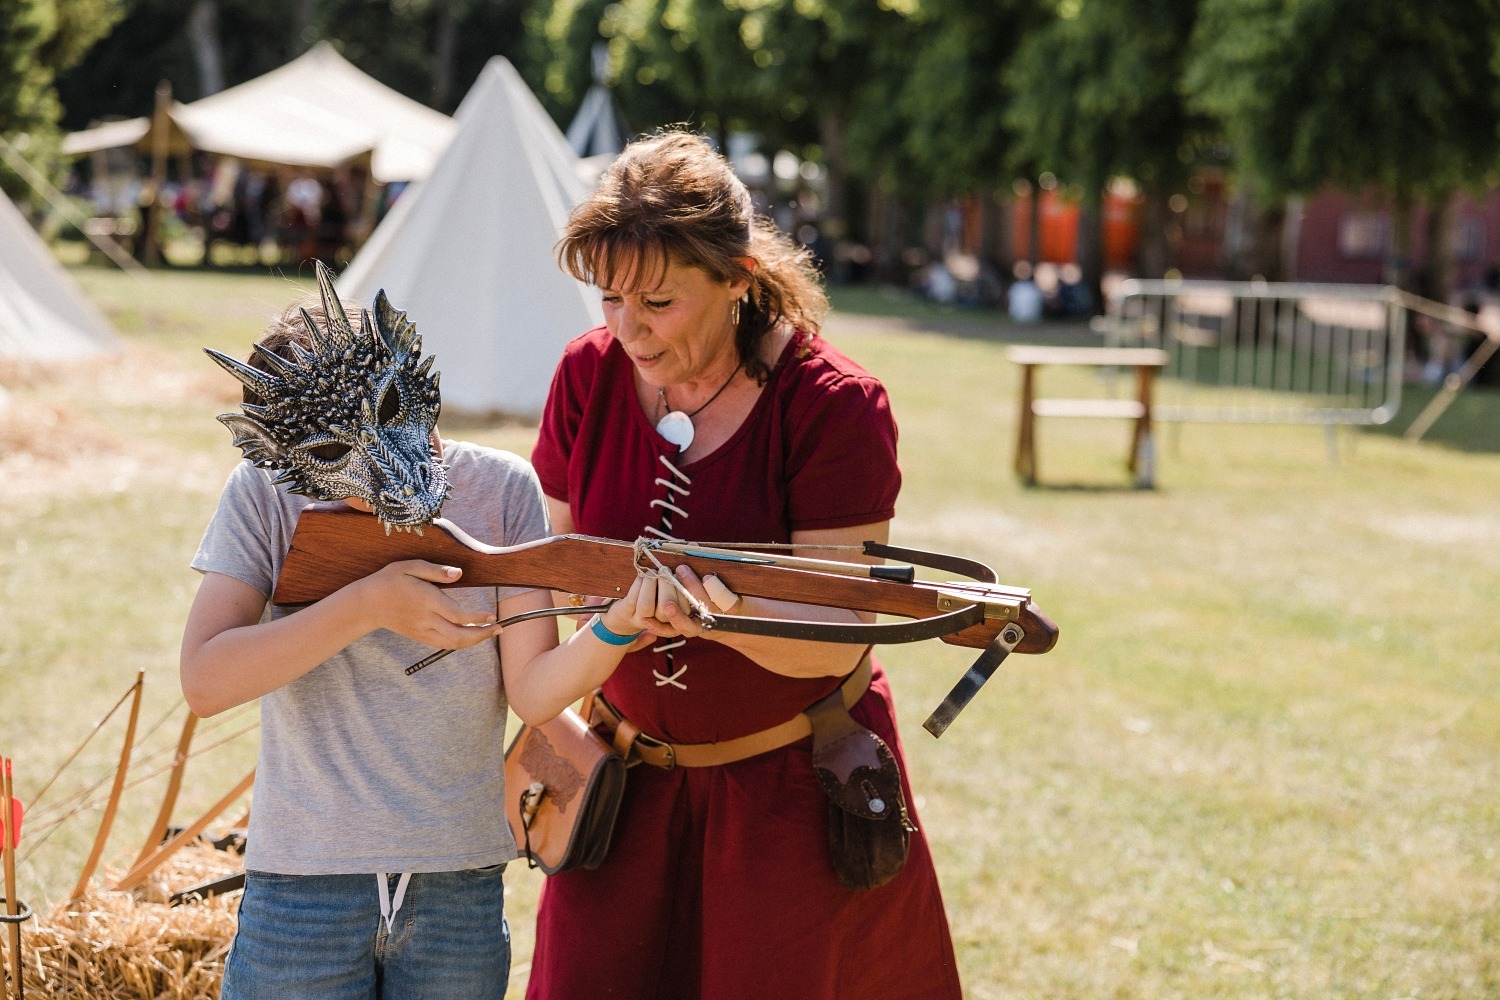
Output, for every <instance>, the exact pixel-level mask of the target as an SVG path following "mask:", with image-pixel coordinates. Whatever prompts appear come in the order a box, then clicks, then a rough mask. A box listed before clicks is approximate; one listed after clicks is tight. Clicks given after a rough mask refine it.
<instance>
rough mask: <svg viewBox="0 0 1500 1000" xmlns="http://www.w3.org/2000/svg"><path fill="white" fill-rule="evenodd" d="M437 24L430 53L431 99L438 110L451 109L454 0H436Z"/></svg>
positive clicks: (455, 38)
mask: <svg viewBox="0 0 1500 1000" xmlns="http://www.w3.org/2000/svg"><path fill="white" fill-rule="evenodd" d="M434 6H435V7H436V8H437V26H436V29H435V31H434V35H435V42H434V46H433V53H432V99H431V100H430V101H428V103H429V104H431V105H432V106H433V107H434V108H437V109H438V110H440V111H450V110H452V108H451V105H450V104H449V100H450V98H451V97H452V95H453V56H454V53H455V52H456V51H457V49H458V10H457V6H458V5H457V3H456V0H437V3H436V4H434Z"/></svg>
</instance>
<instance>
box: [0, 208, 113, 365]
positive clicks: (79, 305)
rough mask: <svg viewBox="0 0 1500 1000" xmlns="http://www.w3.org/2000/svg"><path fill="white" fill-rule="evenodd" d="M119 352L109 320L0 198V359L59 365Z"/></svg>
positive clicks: (37, 237)
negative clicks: (64, 361) (55, 362)
mask: <svg viewBox="0 0 1500 1000" xmlns="http://www.w3.org/2000/svg"><path fill="white" fill-rule="evenodd" d="M118 349H119V338H118V336H117V335H116V333H115V331H114V328H113V327H112V326H110V323H109V320H107V319H105V318H104V314H103V313H101V312H100V311H99V310H98V309H97V308H96V307H95V306H94V304H93V303H92V302H90V301H89V300H88V298H87V297H86V296H85V295H84V294H83V289H81V288H79V287H78V283H77V282H76V281H74V280H73V278H72V277H71V276H70V275H69V274H68V272H67V271H65V270H64V269H63V266H62V265H61V264H59V263H58V262H57V258H55V257H53V256H52V251H50V250H48V249H47V245H46V244H45V243H43V242H42V239H41V237H40V236H38V235H37V234H36V233H35V232H33V231H32V229H31V226H30V225H29V224H28V223H27V222H26V219H25V218H24V217H23V216H22V215H21V213H20V211H19V210H17V209H16V207H15V206H14V205H12V204H11V203H10V199H9V198H7V197H5V195H4V194H0V358H18V359H24V360H27V361H63V360H69V359H73V358H80V357H85V356H87V355H90V354H99V353H103V352H106V351H113V350H118Z"/></svg>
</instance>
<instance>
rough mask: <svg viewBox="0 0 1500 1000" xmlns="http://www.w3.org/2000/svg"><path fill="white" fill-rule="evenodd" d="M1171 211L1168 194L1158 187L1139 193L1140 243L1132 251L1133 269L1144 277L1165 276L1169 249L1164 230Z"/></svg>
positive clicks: (1170, 219) (1169, 221) (1168, 263)
mask: <svg viewBox="0 0 1500 1000" xmlns="http://www.w3.org/2000/svg"><path fill="white" fill-rule="evenodd" d="M1171 222H1172V209H1171V206H1170V205H1169V204H1168V202H1167V192H1166V190H1165V189H1163V188H1162V187H1161V186H1160V185H1155V184H1153V185H1150V186H1148V187H1146V188H1145V189H1144V190H1143V191H1142V192H1141V230H1140V233H1141V235H1140V242H1139V243H1138V244H1137V245H1136V249H1135V270H1136V273H1137V274H1139V275H1140V276H1141V277H1143V278H1160V277H1162V276H1163V275H1165V274H1166V273H1167V268H1168V267H1169V266H1170V261H1171V247H1170V241H1169V239H1168V236H1167V227H1168V226H1169V225H1171Z"/></svg>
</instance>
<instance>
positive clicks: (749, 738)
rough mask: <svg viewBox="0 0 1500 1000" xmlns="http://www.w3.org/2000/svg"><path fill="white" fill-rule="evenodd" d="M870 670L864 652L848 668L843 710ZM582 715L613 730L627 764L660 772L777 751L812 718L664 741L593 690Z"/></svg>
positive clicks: (859, 693)
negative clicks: (729, 734) (703, 739)
mask: <svg viewBox="0 0 1500 1000" xmlns="http://www.w3.org/2000/svg"><path fill="white" fill-rule="evenodd" d="M871 670H872V668H871V665H870V654H869V652H868V651H866V653H865V655H864V656H862V657H861V658H860V661H859V665H858V666H857V667H855V668H854V672H853V673H851V674H850V675H849V676H848V677H846V678H845V679H844V683H843V684H842V685H840V687H839V690H840V691H841V692H842V693H843V700H844V707H845V708H846V709H847V708H852V707H853V706H854V703H855V702H857V701H859V699H861V698H863V697H864V694H865V692H866V691H868V690H869V689H870V674H871ZM583 716H584V718H586V719H588V720H589V723H590V724H591V725H595V726H598V725H601V724H602V725H603V726H604V728H606V729H609V728H613V730H614V746H615V750H617V751H618V752H619V753H620V755H621V756H622V757H624V758H625V760H626V761H627V762H628V763H631V764H634V763H636V762H637V761H639V762H640V763H643V764H650V765H651V766H652V767H659V768H662V769H663V770H666V771H670V770H672V768H674V767H717V766H719V765H720V764H729V763H733V762H734V761H737V760H744V759H745V758H746V757H754V756H755V755H756V754H762V753H765V752H767V751H768V750H776V749H779V748H780V747H784V746H786V745H787V744H789V743H795V742H797V741H798V740H800V739H802V738H803V737H804V736H810V735H812V722H811V721H809V720H808V718H807V716H806V715H805V714H800V713H799V714H797V715H795V716H793V717H792V718H790V719H788V720H787V721H785V722H783V723H781V724H780V725H776V726H772V727H771V728H769V729H762V730H760V731H759V732H756V733H750V734H748V735H746V736H737V737H735V738H734V739H732V740H723V741H721V742H719V743H668V742H666V741H665V740H659V739H657V738H656V737H654V736H650V735H647V734H646V733H643V732H641V728H640V727H639V726H637V725H636V724H635V723H633V722H631V721H630V720H629V719H627V718H625V717H624V716H623V715H621V714H620V713H619V711H617V710H616V709H615V707H614V706H613V705H611V704H610V703H609V702H608V701H606V700H605V699H604V695H603V694H601V693H599V692H597V691H596V692H595V693H594V694H593V696H592V698H591V700H590V703H589V704H587V705H585V706H584V712H583ZM605 735H606V736H607V735H608V734H607V733H606V734H605Z"/></svg>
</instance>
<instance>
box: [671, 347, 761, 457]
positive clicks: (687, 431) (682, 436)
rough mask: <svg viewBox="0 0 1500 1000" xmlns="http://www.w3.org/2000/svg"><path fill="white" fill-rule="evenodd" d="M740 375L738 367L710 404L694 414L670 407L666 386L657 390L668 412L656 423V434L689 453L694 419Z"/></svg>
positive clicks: (720, 387) (712, 397)
mask: <svg viewBox="0 0 1500 1000" xmlns="http://www.w3.org/2000/svg"><path fill="white" fill-rule="evenodd" d="M739 373H740V369H739V367H738V366H736V367H735V369H734V371H732V372H730V373H729V377H728V378H727V379H725V380H724V384H723V385H721V386H719V388H718V390H717V391H716V392H715V393H714V394H713V395H712V396H709V397H708V402H707V403H704V404H703V405H702V406H700V407H698V408H697V409H696V410H694V411H693V412H692V413H683V412H682V411H681V410H674V409H672V408H671V407H670V406H668V405H667V388H666V386H661V387H659V388H658V389H657V390H656V398H657V399H658V400H659V401H660V402H661V405H662V408H663V409H665V410H666V411H667V412H666V414H665V415H663V416H662V418H661V419H660V420H658V421H657V422H656V433H658V434H660V435H661V436H662V437H664V438H666V439H667V440H668V441H670V442H672V443H673V444H675V445H676V446H677V450H678V451H679V452H684V451H687V450H688V446H689V445H691V444H692V443H693V418H694V417H696V416H697V415H698V414H700V413H702V412H703V411H704V410H706V409H708V405H709V403H712V402H713V401H714V400H716V399H718V398H719V396H720V394H722V393H723V392H724V390H725V389H728V388H729V383H730V382H733V381H734V377H735V376H736V375H738V374H739Z"/></svg>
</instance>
